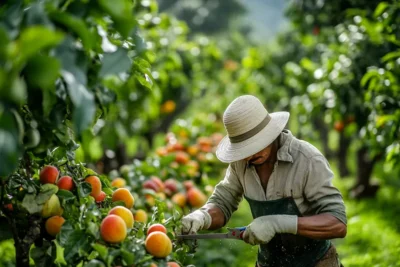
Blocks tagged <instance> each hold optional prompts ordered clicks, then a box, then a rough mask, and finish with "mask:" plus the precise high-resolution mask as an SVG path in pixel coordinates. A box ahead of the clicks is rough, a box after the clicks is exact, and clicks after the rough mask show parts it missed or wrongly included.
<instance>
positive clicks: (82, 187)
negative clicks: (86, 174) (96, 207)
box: [78, 182, 92, 197]
mask: <svg viewBox="0 0 400 267" xmlns="http://www.w3.org/2000/svg"><path fill="white" fill-rule="evenodd" d="M90 192H92V185H91V184H89V183H86V182H84V183H79V184H78V194H79V196H80V197H87V196H88V195H89V194H90Z"/></svg>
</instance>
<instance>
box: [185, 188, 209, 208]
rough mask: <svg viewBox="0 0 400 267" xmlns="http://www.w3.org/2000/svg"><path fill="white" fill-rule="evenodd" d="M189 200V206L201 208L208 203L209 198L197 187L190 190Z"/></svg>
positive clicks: (188, 193)
mask: <svg viewBox="0 0 400 267" xmlns="http://www.w3.org/2000/svg"><path fill="white" fill-rule="evenodd" d="M187 198H188V202H189V204H190V205H191V206H192V207H195V208H200V207H201V206H203V205H204V204H206V202H207V196H206V195H205V194H204V193H203V192H201V191H200V190H199V189H198V188H196V187H193V188H191V189H189V191H188V192H187Z"/></svg>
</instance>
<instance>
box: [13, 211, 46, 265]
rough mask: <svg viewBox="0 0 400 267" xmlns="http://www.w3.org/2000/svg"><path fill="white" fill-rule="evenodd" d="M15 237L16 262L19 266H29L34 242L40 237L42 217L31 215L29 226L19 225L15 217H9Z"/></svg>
mask: <svg viewBox="0 0 400 267" xmlns="http://www.w3.org/2000/svg"><path fill="white" fill-rule="evenodd" d="M7 220H8V223H9V224H10V226H11V230H12V233H13V237H14V246H15V262H16V266H18V267H29V251H30V249H31V246H32V244H33V243H34V242H35V240H37V239H38V238H39V237H40V223H41V220H42V219H41V217H40V216H36V215H30V216H29V217H28V227H26V225H24V226H22V225H17V222H16V221H15V219H14V218H13V217H7Z"/></svg>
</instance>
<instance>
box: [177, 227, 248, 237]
mask: <svg viewBox="0 0 400 267" xmlns="http://www.w3.org/2000/svg"><path fill="white" fill-rule="evenodd" d="M227 229H228V232H227V233H212V234H190V235H177V236H176V237H177V238H178V239H243V233H244V231H245V230H246V226H243V227H236V228H227Z"/></svg>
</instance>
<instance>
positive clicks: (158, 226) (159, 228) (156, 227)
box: [147, 223, 167, 235]
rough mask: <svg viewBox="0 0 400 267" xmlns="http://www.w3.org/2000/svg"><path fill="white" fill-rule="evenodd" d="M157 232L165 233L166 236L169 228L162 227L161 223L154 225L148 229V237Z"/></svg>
mask: <svg viewBox="0 0 400 267" xmlns="http://www.w3.org/2000/svg"><path fill="white" fill-rule="evenodd" d="M157 231H159V232H163V233H165V234H166V233H167V228H165V226H164V225H162V224H161V223H155V224H152V225H151V226H150V227H149V229H147V235H149V234H150V233H152V232H157Z"/></svg>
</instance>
